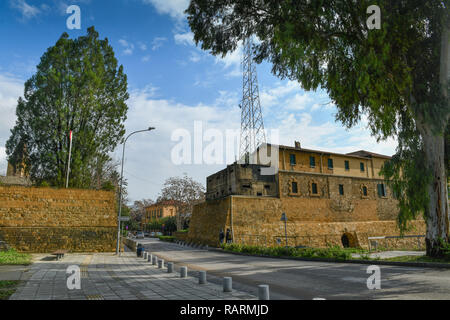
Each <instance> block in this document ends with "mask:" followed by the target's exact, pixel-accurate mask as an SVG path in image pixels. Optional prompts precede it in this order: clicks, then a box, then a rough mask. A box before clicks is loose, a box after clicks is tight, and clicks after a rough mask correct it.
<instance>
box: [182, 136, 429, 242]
mask: <svg viewBox="0 0 450 320" xmlns="http://www.w3.org/2000/svg"><path fill="white" fill-rule="evenodd" d="M271 147H274V148H273V149H272V148H271ZM259 150H260V151H262V152H263V154H268V155H269V156H271V155H270V153H271V152H273V151H271V150H276V151H277V154H276V155H275V156H274V159H277V160H275V161H278V163H277V165H278V167H277V170H275V172H274V173H273V174H268V175H263V174H261V172H262V170H264V169H267V166H264V165H262V164H255V165H245V164H237V163H235V164H233V165H230V166H228V167H227V168H226V169H225V170H222V171H220V172H218V173H216V174H214V175H211V176H209V177H208V178H207V196H206V202H204V203H202V204H200V205H198V206H196V207H194V212H193V216H192V219H191V226H190V229H189V235H188V237H189V238H190V239H191V241H194V242H195V241H197V242H202V243H207V244H210V245H215V244H217V242H218V236H217V235H218V233H219V232H220V230H221V229H223V230H225V229H230V230H231V231H232V233H233V238H234V241H235V242H238V243H247V244H259V245H266V246H274V245H277V244H279V242H280V241H283V243H284V242H285V240H286V239H285V237H286V235H285V229H284V222H281V221H280V217H281V215H282V213H285V214H286V216H287V218H288V222H287V234H288V238H289V239H288V242H289V244H290V245H295V246H318V247H325V246H328V245H340V246H361V247H368V245H369V241H370V239H369V238H371V237H380V236H398V235H399V234H400V231H399V230H398V229H397V223H396V218H397V214H398V201H397V200H396V197H395V195H394V194H393V192H392V190H391V189H390V188H389V186H388V185H387V184H386V182H385V181H384V179H383V177H382V176H380V170H381V168H382V166H383V164H384V163H385V162H386V161H387V160H389V159H390V157H388V156H385V155H380V154H376V153H372V152H368V151H364V150H361V151H356V152H352V153H348V154H339V153H333V152H325V151H318V150H311V149H303V148H301V146H300V143H299V142H295V146H294V147H290V146H271V145H262V146H260V148H259ZM253 158H255V157H253ZM256 158H258V157H256ZM256 158H255V159H256ZM255 162H256V163H260V161H255ZM412 226H413V228H412V229H411V232H410V233H409V235H423V234H424V233H425V224H424V222H423V221H422V220H419V221H413V222H412ZM411 239H414V240H411V241H414V244H418V242H417V239H420V238H417V239H415V238H411ZM396 241H397V240H396ZM405 241H407V240H404V239H403V240H402V239H401V240H398V241H397V242H398V243H397V244H396V245H395V246H396V247H401V246H402V245H405ZM391 242H392V241H391ZM391 245H392V244H391Z"/></svg>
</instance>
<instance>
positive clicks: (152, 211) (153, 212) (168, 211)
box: [142, 200, 177, 225]
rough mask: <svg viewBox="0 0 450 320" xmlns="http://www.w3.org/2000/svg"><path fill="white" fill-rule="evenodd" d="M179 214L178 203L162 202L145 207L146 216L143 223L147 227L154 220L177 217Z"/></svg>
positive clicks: (171, 201) (172, 201)
mask: <svg viewBox="0 0 450 320" xmlns="http://www.w3.org/2000/svg"><path fill="white" fill-rule="evenodd" d="M176 214H177V202H176V201H174V200H165V201H160V202H157V203H155V204H152V205H150V206H148V207H145V215H144V217H143V219H142V223H143V224H144V225H146V224H147V223H149V222H150V221H152V220H158V219H162V218H166V217H175V216H176Z"/></svg>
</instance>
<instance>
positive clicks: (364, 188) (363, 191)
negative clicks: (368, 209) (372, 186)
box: [362, 186, 367, 197]
mask: <svg viewBox="0 0 450 320" xmlns="http://www.w3.org/2000/svg"><path fill="white" fill-rule="evenodd" d="M362 194H363V196H364V197H367V187H366V186H363V187H362Z"/></svg>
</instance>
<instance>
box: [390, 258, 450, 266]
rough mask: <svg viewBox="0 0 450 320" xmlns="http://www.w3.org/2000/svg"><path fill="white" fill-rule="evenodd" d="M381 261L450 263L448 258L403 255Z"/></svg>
mask: <svg viewBox="0 0 450 320" xmlns="http://www.w3.org/2000/svg"><path fill="white" fill-rule="evenodd" d="M383 261H396V262H431V263H448V264H450V258H431V257H427V256H403V257H394V258H387V259H383Z"/></svg>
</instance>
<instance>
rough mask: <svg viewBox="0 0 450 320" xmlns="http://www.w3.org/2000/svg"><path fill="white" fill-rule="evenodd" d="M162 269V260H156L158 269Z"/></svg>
mask: <svg viewBox="0 0 450 320" xmlns="http://www.w3.org/2000/svg"><path fill="white" fill-rule="evenodd" d="M162 268H164V259H159V260H158V269H162Z"/></svg>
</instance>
